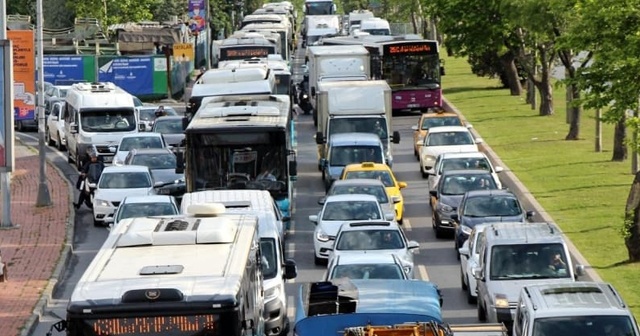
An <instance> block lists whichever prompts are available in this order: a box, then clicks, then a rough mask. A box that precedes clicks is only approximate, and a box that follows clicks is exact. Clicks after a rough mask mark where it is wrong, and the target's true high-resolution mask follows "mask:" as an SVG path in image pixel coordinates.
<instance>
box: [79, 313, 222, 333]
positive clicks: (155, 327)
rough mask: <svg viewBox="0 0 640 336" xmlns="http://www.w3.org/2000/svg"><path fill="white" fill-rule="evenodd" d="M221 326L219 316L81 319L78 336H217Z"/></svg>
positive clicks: (189, 315)
mask: <svg viewBox="0 0 640 336" xmlns="http://www.w3.org/2000/svg"><path fill="white" fill-rule="evenodd" d="M220 322H222V321H221V319H220V316H219V315H218V314H199V315H191V314H184V315H169V316H129V317H114V318H99V319H84V320H82V324H81V325H80V326H77V327H79V328H80V329H81V330H80V331H78V332H77V334H78V335H87V336H102V335H122V336H143V335H157V334H162V335H165V336H196V335H197V336H219V335H222V334H223V333H222V330H221V328H220V326H219V323H220Z"/></svg>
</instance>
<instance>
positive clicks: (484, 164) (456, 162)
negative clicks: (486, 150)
mask: <svg viewBox="0 0 640 336" xmlns="http://www.w3.org/2000/svg"><path fill="white" fill-rule="evenodd" d="M464 169H482V170H486V171H491V166H490V165H489V161H488V160H487V158H485V157H479V158H449V159H444V160H442V165H441V166H440V174H442V173H443V172H445V171H447V170H464Z"/></svg>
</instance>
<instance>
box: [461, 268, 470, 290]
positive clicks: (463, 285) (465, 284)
mask: <svg viewBox="0 0 640 336" xmlns="http://www.w3.org/2000/svg"><path fill="white" fill-rule="evenodd" d="M466 279H467V277H465V276H464V270H462V266H460V287H462V290H463V291H464V290H467V288H469V287H468V286H467V283H466V282H465V280H466Z"/></svg>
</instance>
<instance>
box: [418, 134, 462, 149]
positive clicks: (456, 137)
mask: <svg viewBox="0 0 640 336" xmlns="http://www.w3.org/2000/svg"><path fill="white" fill-rule="evenodd" d="M424 141H425V145H426V146H460V145H473V144H474V142H473V138H472V137H471V134H470V133H469V132H438V133H429V135H427V137H426V138H425V140H424Z"/></svg>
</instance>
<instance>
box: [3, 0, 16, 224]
mask: <svg viewBox="0 0 640 336" xmlns="http://www.w3.org/2000/svg"><path fill="white" fill-rule="evenodd" d="M0 40H7V2H6V1H4V0H2V1H0ZM9 47H11V41H9ZM7 62H9V75H10V77H11V78H13V60H7ZM4 86H5V88H4V90H5V92H0V94H2V95H4V105H5V106H3V107H6V106H9V107H10V108H9V109H5V112H4V113H12V111H13V82H10V83H4ZM0 117H1V118H4V116H0ZM5 120H6V119H5ZM5 129H9V127H5ZM0 131H2V132H4V130H0ZM11 139H13V129H11V130H10V133H9V134H5V140H11ZM4 146H5V148H4V151H5V156H7V155H6V153H8V152H13V148H10V147H11V146H13V141H5V144H4ZM6 164H7V165H9V164H10V163H9V162H6ZM10 188H11V173H8V172H7V173H2V174H0V193H2V222H0V227H2V228H13V227H14V226H13V224H12V223H11V189H10Z"/></svg>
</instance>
